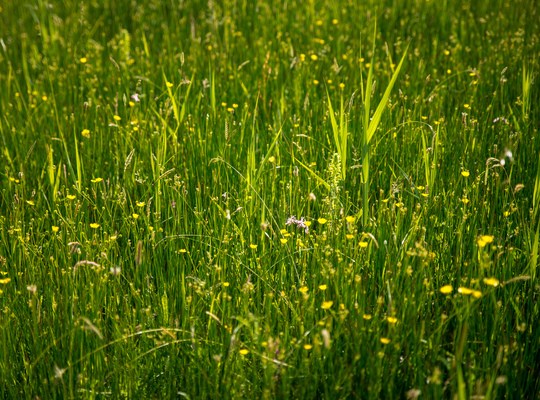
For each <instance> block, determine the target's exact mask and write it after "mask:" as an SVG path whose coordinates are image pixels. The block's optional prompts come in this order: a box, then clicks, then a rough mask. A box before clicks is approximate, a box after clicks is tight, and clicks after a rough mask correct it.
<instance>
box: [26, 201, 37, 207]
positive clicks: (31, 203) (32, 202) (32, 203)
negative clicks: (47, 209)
mask: <svg viewBox="0 0 540 400" xmlns="http://www.w3.org/2000/svg"><path fill="white" fill-rule="evenodd" d="M26 202H27V203H28V204H29V205H31V206H35V205H36V203H34V200H26Z"/></svg>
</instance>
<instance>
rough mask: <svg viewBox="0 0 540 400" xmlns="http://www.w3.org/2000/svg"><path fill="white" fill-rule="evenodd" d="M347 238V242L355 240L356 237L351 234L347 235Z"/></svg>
mask: <svg viewBox="0 0 540 400" xmlns="http://www.w3.org/2000/svg"><path fill="white" fill-rule="evenodd" d="M345 237H346V238H347V240H351V239H353V238H354V235H352V234H350V233H347V234H346V235H345Z"/></svg>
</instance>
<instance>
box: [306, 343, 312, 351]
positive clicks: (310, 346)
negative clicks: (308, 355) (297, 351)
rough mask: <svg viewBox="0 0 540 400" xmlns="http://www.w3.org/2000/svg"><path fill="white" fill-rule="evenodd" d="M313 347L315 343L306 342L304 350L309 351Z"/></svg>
mask: <svg viewBox="0 0 540 400" xmlns="http://www.w3.org/2000/svg"><path fill="white" fill-rule="evenodd" d="M312 348H313V345H311V344H308V343H306V344H305V345H304V350H308V351H309V350H311V349H312Z"/></svg>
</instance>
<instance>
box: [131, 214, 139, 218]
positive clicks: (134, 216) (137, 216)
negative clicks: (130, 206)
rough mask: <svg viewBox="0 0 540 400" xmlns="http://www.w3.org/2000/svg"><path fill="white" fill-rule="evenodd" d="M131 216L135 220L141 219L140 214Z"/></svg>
mask: <svg viewBox="0 0 540 400" xmlns="http://www.w3.org/2000/svg"><path fill="white" fill-rule="evenodd" d="M131 216H132V217H133V219H139V214H137V213H133V214H131Z"/></svg>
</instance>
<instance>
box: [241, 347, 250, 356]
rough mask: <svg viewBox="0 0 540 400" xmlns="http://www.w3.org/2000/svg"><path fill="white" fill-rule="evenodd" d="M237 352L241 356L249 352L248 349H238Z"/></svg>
mask: <svg viewBox="0 0 540 400" xmlns="http://www.w3.org/2000/svg"><path fill="white" fill-rule="evenodd" d="M239 353H240V354H241V355H243V356H245V355H248V354H249V350H248V349H240V351H239Z"/></svg>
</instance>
